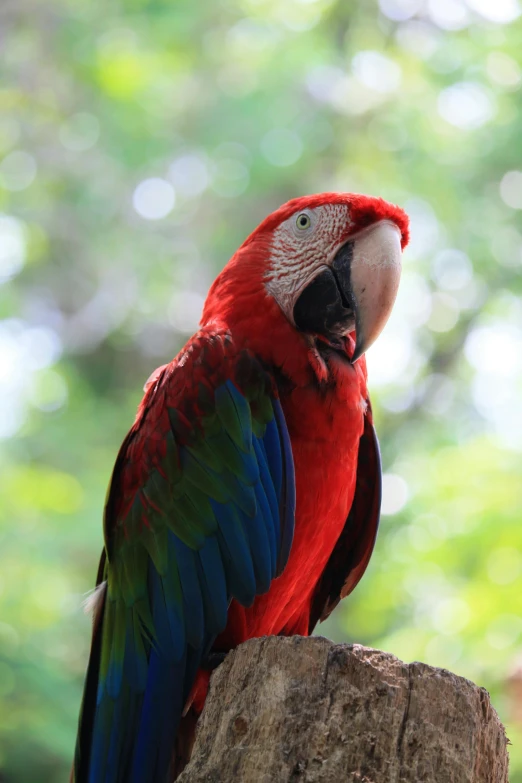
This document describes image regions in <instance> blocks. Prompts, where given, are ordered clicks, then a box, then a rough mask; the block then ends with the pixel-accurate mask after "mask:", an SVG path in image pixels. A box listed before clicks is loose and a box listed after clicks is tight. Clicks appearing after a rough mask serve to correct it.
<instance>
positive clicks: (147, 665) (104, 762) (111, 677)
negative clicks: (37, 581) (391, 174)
mask: <svg viewBox="0 0 522 783" xmlns="http://www.w3.org/2000/svg"><path fill="white" fill-rule="evenodd" d="M408 238H409V222H408V217H407V215H406V213H405V212H404V211H403V210H402V209H401V208H400V207H398V206H396V205H394V204H391V203H388V202H387V201H385V200H383V199H382V198H379V197H373V196H366V195H362V194H354V193H321V194H315V195H310V196H303V197H299V198H295V199H293V200H291V201H289V202H287V203H286V204H284V205H282V206H281V207H279V208H278V209H276V210H275V211H274V212H272V213H271V214H270V215H269V216H268V217H266V218H265V219H264V220H263V221H262V222H261V223H260V224H259V226H258V227H257V228H256V229H255V230H254V231H253V232H252V233H251V234H250V236H248V238H247V239H246V240H245V241H244V242H243V244H242V245H241V246H240V247H239V249H238V250H237V251H236V252H235V254H234V255H233V256H232V258H231V259H230V261H229V262H228V263H227V264H226V266H225V267H224V268H223V270H222V271H221V272H220V273H219V275H218V276H217V278H216V279H215V281H214V283H213V284H212V286H211V288H210V290H209V293H208V296H207V298H206V300H205V303H204V306H203V313H202V318H201V321H200V325H199V330H198V331H197V332H196V334H194V336H193V337H192V338H190V339H189V340H188V342H187V343H186V345H185V346H184V348H183V349H182V350H181V351H180V353H179V354H178V355H177V356H176V357H175V358H174V359H173V360H172V361H171V362H170V363H168V364H165V365H163V366H162V367H160V368H158V369H157V370H156V371H155V372H154V373H153V374H152V376H151V377H150V378H149V380H148V382H147V384H146V385H145V390H144V396H143V399H142V401H141V403H140V405H139V407H138V411H137V415H136V419H135V421H134V424H133V426H132V428H131V429H130V431H129V433H128V435H127V437H126V438H125V440H124V442H123V445H122V446H121V449H120V451H119V454H118V456H117V458H116V462H115V466H114V470H113V474H112V478H111V481H110V486H109V490H108V493H107V498H106V504H105V509H104V519H103V529H104V547H103V551H102V555H101V560H100V564H99V568H98V576H97V581H96V588H95V590H94V592H93V593H92V595H91V597H90V604H91V609H92V613H93V630H92V642H91V651H90V657H89V663H88V668H87V674H86V678H85V686H84V693H83V700H82V704H81V708H80V717H79V725H78V734H77V740H76V749H75V755H74V762H73V768H72V772H71V781H73V783H171V781H172V780H173V777H174V769H175V757H176V750H175V748H176V739H177V738H178V739H179V737H180V736H182V728H183V722H184V721H185V720H187V719H188V716H189V713H190V711H192V713H193V714H195V715H196V717H197V715H199V714H200V712H201V710H202V709H203V705H204V702H205V697H206V693H207V689H208V684H209V677H210V671H211V670H212V669H213V668H214V667H215V666H216V662H217V663H219V661H221V660H223V658H224V656H225V655H226V653H227V652H228V651H230V650H232V649H234V648H235V647H236V646H237V645H239V644H241V643H242V642H244V641H245V640H247V639H250V638H253V637H261V636H266V635H294V634H300V635H303V636H308V635H310V634H311V633H312V632H313V630H314V628H315V626H316V624H317V623H318V622H319V621H322V620H324V619H326V618H327V617H328V616H329V615H330V613H331V612H332V610H333V609H334V608H335V607H336V606H337V604H338V603H339V601H340V600H341V599H342V598H344V597H345V596H347V595H348V594H349V593H350V592H351V591H352V590H353V589H354V588H355V586H356V585H357V583H358V582H359V580H360V579H361V577H362V575H363V573H364V571H365V570H366V567H367V565H368V562H369V559H370V557H371V554H372V550H373V547H374V543H375V539H376V534H377V527H378V523H379V515H380V504H381V462H380V456H379V446H378V441H377V437H376V434H375V430H374V424H373V418H372V408H371V404H370V400H369V396H368V390H367V371H366V359H365V353H366V351H367V349H368V348H369V347H370V346H371V344H372V343H373V342H374V341H375V340H376V339H377V337H378V335H379V334H380V332H381V331H382V329H383V328H384V326H385V324H386V322H387V320H388V318H389V316H390V314H391V310H392V307H393V305H394V302H395V299H396V295H397V291H398V286H399V280H400V275H401V259H402V251H403V249H404V248H405V246H406V244H407V242H408Z"/></svg>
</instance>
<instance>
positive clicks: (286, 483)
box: [273, 400, 295, 575]
mask: <svg viewBox="0 0 522 783" xmlns="http://www.w3.org/2000/svg"><path fill="white" fill-rule="evenodd" d="M273 406H274V415H275V420H276V423H277V430H278V432H279V437H280V439H281V454H282V457H283V481H282V487H281V494H280V496H279V498H280V499H279V509H280V512H279V518H280V520H281V542H280V549H279V558H278V567H277V573H278V575H279V574H280V573H281V572H282V571H283V569H284V567H285V565H286V563H287V562H288V558H289V556H290V549H291V547H292V541H293V538H294V519H295V472H294V458H293V454H292V444H291V443H290V435H289V434H288V428H287V426H286V421H285V416H284V413H283V409H282V407H281V403H280V402H279V400H274V402H273Z"/></svg>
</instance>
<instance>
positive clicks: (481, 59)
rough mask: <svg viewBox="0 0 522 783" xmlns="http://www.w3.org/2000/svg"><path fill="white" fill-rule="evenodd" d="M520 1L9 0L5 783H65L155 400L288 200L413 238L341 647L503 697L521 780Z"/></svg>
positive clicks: (5, 1)
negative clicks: (133, 469)
mask: <svg viewBox="0 0 522 783" xmlns="http://www.w3.org/2000/svg"><path fill="white" fill-rule="evenodd" d="M521 10H522V9H521V7H520V5H519V3H518V1H517V0H494V2H492V1H490V0H380V3H378V4H377V3H376V2H374V1H373V0H353V1H350V2H345V0H337V1H336V0H217V1H215V0H212V2H210V0H200V1H199V2H194V1H193V0H176V2H171V0H126V2H123V0H120V1H119V2H118V0H103V2H102V0H90V1H89V2H87V0H47V1H46V2H39V0H33V2H31V1H30V0H2V3H1V4H0V46H1V53H2V55H1V58H0V79H1V83H0V401H1V404H0V437H1V441H0V447H1V451H0V463H1V464H0V468H1V476H2V478H1V480H0V779H1V780H2V781H3V783H4V782H5V783H14V782H15V781H16V782H17V783H18V782H20V783H33V781H35V780H38V781H39V783H58V781H63V780H65V779H67V775H68V768H69V765H70V760H71V757H72V752H73V744H74V736H75V731H76V720H77V714H78V708H79V703H80V698H81V688H82V681H83V675H84V671H85V666H86V662H87V657H88V649H89V639H90V623H89V619H88V618H87V617H85V615H84V614H83V613H82V611H81V609H80V604H81V601H82V597H83V595H84V593H85V592H86V591H87V590H88V589H89V588H90V587H92V585H93V583H94V579H95V574H96V567H97V561H98V557H99V552H100V548H101V542H102V534H101V515H102V508H103V503H104V496H105V490H106V486H107V483H108V480H109V477H110V473H111V469H112V465H113V463H114V459H115V456H116V454H117V451H118V448H119V445H120V443H121V441H122V439H123V437H124V436H125V433H126V431H127V429H128V428H129V426H130V424H131V423H132V420H133V416H134V412H135V409H136V406H137V404H138V401H139V399H140V396H141V390H142V387H143V384H144V382H145V380H146V379H147V377H148V376H149V375H150V373H151V372H152V371H153V370H154V368H155V367H156V366H158V365H160V364H163V363H165V362H166V361H168V360H170V359H171V358H172V357H173V356H174V355H175V354H176V353H177V351H178V350H179V349H180V347H181V346H182V345H183V343H184V341H185V340H186V339H187V337H188V336H189V335H190V334H192V333H193V331H194V330H195V329H196V327H197V323H198V319H199V316H200V313H201V307H202V303H203V300H204V297H205V295H206V291H207V289H208V287H209V285H210V283H211V282H212V280H213V278H214V277H215V275H216V274H217V272H218V271H219V270H220V269H221V268H222V266H223V265H224V263H225V262H226V261H227V260H228V258H229V257H230V255H231V254H232V253H233V252H234V250H235V249H236V248H237V246H238V245H239V244H240V243H241V242H242V241H243V239H244V238H245V237H246V236H247V234H248V233H249V232H250V231H251V230H252V229H253V228H254V227H255V226H256V225H257V224H258V223H259V222H260V221H261V220H262V219H263V218H264V217H265V215H266V214H268V213H269V212H271V211H272V210H273V209H275V208H276V207H278V206H279V205H280V204H281V203H282V202H284V201H286V200H287V199H289V198H292V197H294V196H298V195H303V194H305V193H315V192H320V191H325V190H341V191H359V192H364V193H369V194H372V195H380V196H383V197H384V198H386V199H388V200H390V201H393V202H396V203H398V204H400V205H401V206H403V207H404V208H405V209H406V210H407V211H408V213H409V214H410V216H411V219H412V242H411V245H410V247H409V248H408V249H407V251H406V253H405V257H404V273H403V280H402V283H401V289H400V293H399V297H398V301H397V305H396V307H395V310H394V313H393V315H392V318H391V320H390V322H389V324H388V326H387V328H386V330H385V332H384V333H383V334H382V335H381V337H380V339H379V341H378V342H377V344H376V345H375V346H374V347H372V349H371V350H370V352H369V354H368V364H369V375H370V389H371V394H372V400H373V403H374V408H375V410H376V418H377V425H378V431H379V435H380V439H381V445H382V452H383V461H384V470H385V478H384V501H383V516H382V522H381V530H380V534H379V538H378V542H377V546H376V549H375V553H374V556H373V559H372V561H371V563H370V566H369V568H368V571H367V573H366V575H365V577H364V579H363V581H362V583H361V584H360V586H359V587H358V588H357V590H356V591H355V593H354V594H353V595H352V596H351V597H350V598H349V599H348V600H346V601H345V602H344V603H343V604H342V605H341V606H340V607H339V609H338V610H337V611H336V612H335V613H334V614H333V616H332V618H331V619H330V620H329V621H328V622H327V623H326V624H325V625H323V626H322V627H320V629H319V632H320V633H324V634H325V635H329V636H331V637H332V638H334V639H336V640H340V641H341V640H346V641H350V642H360V643H363V644H366V645H370V646H374V647H378V648H381V649H384V650H387V651H389V652H392V653H394V654H396V655H397V656H399V657H400V658H402V659H404V660H406V661H412V660H421V661H425V662H427V663H429V664H432V665H435V666H442V667H445V668H448V669H451V670H452V671H454V672H456V673H458V674H460V675H463V676H465V677H467V678H469V679H471V680H473V681H475V682H476V683H478V684H479V685H482V686H485V687H486V688H488V690H489V691H490V692H491V695H492V700H493V703H494V705H495V706H496V708H497V709H498V711H499V713H500V715H501V717H502V719H503V721H504V722H505V724H506V726H507V731H508V735H509V737H510V738H511V741H512V743H513V744H512V746H511V748H510V752H511V758H512V767H511V781H512V783H522V708H521V704H522V525H521V520H520V515H521V507H522V481H521V478H522V302H521V299H520V295H521V292H522V277H521V270H522V220H521V215H522V211H521V210H522V101H521V84H522V62H521V59H522V55H521V52H522V21H521Z"/></svg>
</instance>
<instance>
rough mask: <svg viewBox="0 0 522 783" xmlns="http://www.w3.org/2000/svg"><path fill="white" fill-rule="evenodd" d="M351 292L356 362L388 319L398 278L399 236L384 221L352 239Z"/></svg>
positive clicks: (390, 224) (354, 359) (388, 223)
mask: <svg viewBox="0 0 522 783" xmlns="http://www.w3.org/2000/svg"><path fill="white" fill-rule="evenodd" d="M352 241H353V254H352V260H351V264H350V291H351V296H352V300H353V303H354V309H355V338H356V343H355V351H354V354H353V356H352V363H353V362H356V361H357V359H359V358H360V357H361V356H362V355H363V353H365V352H366V351H367V350H368V348H369V347H370V345H372V343H374V342H375V340H376V339H377V337H378V336H379V335H380V333H381V332H382V330H383V329H384V326H385V325H386V322H387V320H388V318H389V317H390V314H391V311H392V308H393V305H394V303H395V299H396V297H397V291H398V289H399V281H400V277H401V232H400V230H399V228H398V227H397V226H396V225H395V223H392V222H390V221H388V220H383V221H381V222H380V223H377V224H376V225H374V226H371V227H370V228H368V229H365V230H364V231H363V232H361V233H360V234H359V235H358V236H357V237H354V238H353V240H352Z"/></svg>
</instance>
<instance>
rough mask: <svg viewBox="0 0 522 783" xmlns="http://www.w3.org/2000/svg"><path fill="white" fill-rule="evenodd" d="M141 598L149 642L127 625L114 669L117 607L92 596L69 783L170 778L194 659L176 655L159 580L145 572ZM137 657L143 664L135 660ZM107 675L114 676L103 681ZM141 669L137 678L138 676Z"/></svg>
mask: <svg viewBox="0 0 522 783" xmlns="http://www.w3.org/2000/svg"><path fill="white" fill-rule="evenodd" d="M149 591H150V596H151V605H152V615H153V623H154V627H155V631H156V634H155V638H154V639H150V638H149V637H144V636H143V628H141V631H140V633H139V640H137V639H136V638H134V636H135V634H133V633H132V629H134V630H137V629H138V626H139V623H138V622H136V623H135V622H127V624H126V642H125V647H124V654H123V660H120V661H119V662H118V660H119V654H118V651H119V644H117V643H116V638H115V637H117V636H118V632H119V629H118V623H119V620H118V617H119V613H120V611H121V606H119V605H118V606H115V605H114V603H115V602H113V601H112V599H110V598H109V596H108V595H107V591H106V590H100V592H99V593H98V596H101V597H98V598H97V601H96V603H95V622H94V632H93V640H92V647H91V656H90V660H89V666H88V670H87V679H86V684H85V691H84V697H83V703H82V708H81V713H80V726H79V732H78V739H77V745H76V753H75V761H74V769H73V772H72V775H71V783H169V781H170V780H171V779H172V778H171V767H172V765H173V763H174V743H175V738H176V733H177V729H178V725H179V721H180V718H181V714H182V711H183V706H184V701H185V698H186V696H185V694H186V690H187V674H188V673H189V672H190V678H191V679H193V677H194V675H195V671H196V670H197V667H198V665H199V661H200V658H201V653H200V652H199V651H194V650H193V649H192V648H191V647H190V646H189V647H184V649H183V651H182V652H181V654H180V650H179V644H177V641H176V639H175V636H174V634H173V629H172V627H171V619H172V618H171V617H170V615H169V613H168V611H167V610H166V602H165V597H164V586H163V584H162V578H161V576H160V575H159V574H158V573H157V572H156V571H155V569H153V568H151V569H150V571H149ZM123 611H124V613H129V612H132V610H131V609H123ZM126 616H127V618H128V614H126ZM138 641H139V643H138ZM187 651H188V652H187ZM187 654H188V659H189V660H188V665H187ZM141 657H143V658H144V660H143V661H141V660H138V659H141ZM113 669H117V671H116V674H114V673H112V674H111V672H112V670H113ZM142 670H144V673H145V677H141V676H138V675H139V673H140V671H142Z"/></svg>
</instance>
